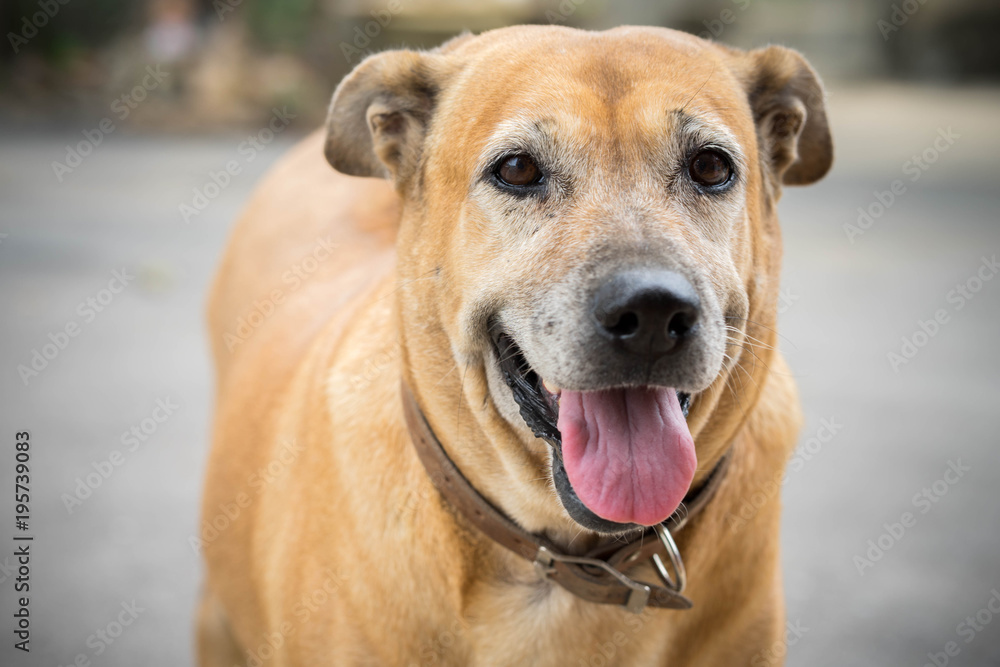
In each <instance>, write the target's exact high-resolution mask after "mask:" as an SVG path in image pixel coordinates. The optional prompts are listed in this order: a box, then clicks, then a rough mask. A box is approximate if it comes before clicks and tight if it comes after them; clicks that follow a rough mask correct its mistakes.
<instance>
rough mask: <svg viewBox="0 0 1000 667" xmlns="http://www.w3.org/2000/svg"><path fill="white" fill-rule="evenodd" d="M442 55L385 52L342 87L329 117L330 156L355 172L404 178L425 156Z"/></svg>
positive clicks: (347, 170)
mask: <svg viewBox="0 0 1000 667" xmlns="http://www.w3.org/2000/svg"><path fill="white" fill-rule="evenodd" d="M438 58H439V57H438V56H435V55H433V54H428V53H417V52H416V51H386V52H384V53H380V54H377V55H374V56H371V57H369V58H367V59H365V60H364V61H363V62H362V63H361V64H360V65H358V66H357V67H356V68H355V69H354V71H353V72H351V73H350V74H349V75H347V77H346V78H345V79H344V80H343V81H342V82H341V83H340V85H339V86H337V90H336V92H334V94H333V101H332V102H331V103H330V112H329V115H328V116H327V121H326V131H327V133H326V147H325V153H326V159H327V161H328V162H329V163H330V164H331V165H333V168H334V169H336V170H337V171H339V172H342V173H344V174H348V175H350V176H380V177H388V178H392V179H393V180H395V181H396V184H397V186H398V185H401V184H402V183H404V182H405V181H406V180H407V179H408V178H409V177H410V176H411V175H412V174H413V172H414V170H415V168H416V166H417V164H418V163H419V161H420V153H421V148H422V146H423V140H424V135H425V134H426V131H427V125H428V123H429V122H430V118H431V114H432V113H433V110H434V102H435V98H436V97H437V93H438V90H439V72H438V71H437V70H439V69H440V67H439V66H438V65H439V63H438V62H437V61H438Z"/></svg>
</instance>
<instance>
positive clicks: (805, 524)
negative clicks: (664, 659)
mask: <svg viewBox="0 0 1000 667" xmlns="http://www.w3.org/2000/svg"><path fill="white" fill-rule="evenodd" d="M830 103H831V107H832V109H833V119H834V126H835V132H836V135H837V140H838V148H839V159H838V163H837V167H836V168H835V170H834V172H833V174H832V175H831V176H830V177H829V178H828V179H827V180H826V181H824V182H823V183H822V184H820V185H817V186H815V187H812V188H808V189H803V190H791V191H789V192H788V193H787V195H786V198H785V200H784V201H783V202H782V205H781V206H782V217H783V220H784V226H785V233H786V272H785V287H784V289H785V295H786V298H785V300H784V308H783V310H784V312H783V314H782V325H781V331H782V333H783V335H784V338H783V342H782V347H783V349H784V350H785V352H786V354H787V356H788V358H789V360H790V363H791V366H792V368H793V372H794V373H795V375H796V377H797V379H798V382H799V384H800V386H801V389H802V395H803V400H804V403H805V406H806V412H807V425H806V428H805V430H804V432H803V444H802V447H803V449H802V450H801V451H802V453H801V455H800V458H799V459H797V463H795V464H794V465H793V470H792V472H790V474H789V476H788V480H787V483H786V485H785V489H784V497H785V505H786V513H785V528H784V534H783V544H784V560H785V580H786V588H787V598H788V616H789V620H790V622H792V623H793V624H794V626H795V628H794V631H793V632H791V634H790V638H791V641H792V642H793V645H792V646H791V648H790V657H789V664H790V665H809V666H811V667H817V666H820V667H823V666H827V665H829V666H841V665H852V666H861V665H871V666H873V667H874V666H878V667H884V666H886V665H913V666H914V667H919V666H920V665H924V664H931V662H930V658H929V657H928V654H929V653H930V654H939V653H942V652H943V651H945V650H946V646H948V643H949V642H955V645H954V646H953V647H950V646H949V647H948V648H951V649H952V652H953V653H954V649H958V651H959V652H958V654H957V655H956V656H954V657H950V658H948V660H949V663H948V664H951V665H959V666H967V667H971V666H980V665H1000V617H996V618H994V614H992V612H989V611H988V607H987V604H988V603H989V602H990V599H991V596H993V595H996V596H997V597H998V598H1000V593H997V591H1000V537H998V535H1000V501H998V495H997V489H998V488H1000V454H998V449H997V445H998V437H997V432H998V427H1000V348H998V346H997V340H998V333H1000V280H990V281H986V282H982V283H979V282H978V278H977V273H978V272H980V271H981V272H982V273H981V274H982V276H983V277H986V276H989V277H990V278H992V277H994V273H995V271H996V269H994V268H982V267H984V264H983V258H984V257H986V258H992V257H994V255H995V254H1000V194H998V192H997V184H998V177H1000V166H998V163H997V159H996V155H997V154H998V153H1000V130H997V129H996V119H997V118H998V117H1000V94H998V93H996V92H989V91H979V92H976V91H964V92H960V91H953V90H949V91H941V90H923V91H920V90H907V89H901V88H900V89H897V88H892V89H870V90H850V91H849V90H840V89H835V90H834V93H833V95H832V97H831V100H830ZM949 128H950V129H951V137H952V138H951V139H949V140H940V141H938V144H937V145H938V149H935V148H933V147H934V145H935V141H936V137H938V136H941V135H940V134H939V130H940V131H941V132H943V134H944V135H947V134H948V130H949ZM80 129H81V130H82V129H83V128H80ZM956 135H957V136H956ZM80 138H81V136H80V135H79V134H78V133H76V132H66V133H59V134H52V135H31V136H21V135H18V134H16V133H12V132H11V131H10V129H9V128H8V130H7V133H6V134H3V135H0V234H5V235H6V236H0V310H2V312H3V313H4V317H3V319H2V321H0V340H2V346H0V392H2V393H0V401H2V402H0V406H2V407H0V423H2V436H0V437H2V438H3V439H5V440H7V441H9V440H10V439H11V438H12V434H13V433H14V432H15V431H17V430H22V429H26V428H27V429H31V437H32V441H33V443H34V449H33V457H34V462H35V465H34V472H33V487H34V490H33V496H34V501H33V504H32V514H33V516H32V522H33V530H32V532H34V534H35V535H36V541H35V542H34V544H33V547H32V548H33V550H34V560H33V569H32V574H31V576H32V587H33V588H32V590H33V598H32V614H33V615H32V622H33V628H34V634H33V639H32V642H33V645H32V646H33V651H32V653H31V655H30V657H29V659H25V657H24V656H22V655H20V654H17V655H15V654H14V653H13V651H12V650H11V648H10V644H11V643H12V642H11V634H10V630H9V628H10V626H11V617H10V615H9V614H10V609H11V606H12V603H11V602H10V600H11V599H12V597H13V580H12V577H10V576H8V575H6V571H5V570H0V597H2V600H3V604H2V606H3V612H2V613H3V621H2V622H0V626H2V628H3V633H2V636H3V637H4V639H3V642H2V648H0V663H2V664H5V665H7V664H13V665H56V664H58V665H69V664H70V663H71V662H72V661H73V660H74V659H75V658H76V656H77V655H79V654H82V655H84V656H86V657H87V658H89V659H92V660H93V664H95V665H122V666H132V665H157V666H159V665H164V666H167V665H185V664H190V660H191V658H190V649H191V626H192V622H191V611H192V608H193V606H194V601H195V597H196V592H197V587H198V582H199V579H200V564H199V561H198V558H197V557H196V555H195V554H194V552H193V551H192V549H191V548H190V547H189V545H188V538H189V536H191V535H192V534H193V533H194V531H195V526H196V522H197V511H196V507H197V499H198V495H199V490H200V485H201V479H202V473H203V469H204V468H203V465H204V460H205V453H206V434H207V431H208V424H209V411H210V405H211V382H212V380H211V376H210V373H209V361H208V357H207V350H206V345H205V337H204V333H203V325H202V314H201V309H202V304H203V300H204V297H203V295H204V293H205V289H206V284H207V281H208V279H209V276H210V274H211V271H212V268H213V265H214V263H215V261H216V259H217V257H218V255H219V252H220V249H221V246H222V244H223V242H224V238H225V235H226V230H227V227H228V225H229V224H230V222H231V221H232V220H233V218H234V216H235V215H236V213H237V212H238V210H239V207H240V205H241V203H242V202H243V201H244V200H245V198H246V196H247V193H248V192H249V190H250V188H251V187H252V185H253V183H254V181H255V179H256V178H257V177H258V176H259V175H260V173H262V171H263V170H264V169H265V168H266V167H267V165H268V164H270V163H271V162H272V161H273V160H274V159H276V158H277V157H278V156H279V155H280V154H281V153H282V152H283V151H284V150H285V149H286V148H287V147H288V145H289V144H288V141H289V140H290V137H284V138H283V140H279V141H276V142H275V143H273V144H271V145H270V146H268V147H267V148H266V149H265V150H263V151H262V152H261V153H260V154H259V155H258V156H257V158H256V159H255V160H254V161H253V162H251V163H245V164H244V165H243V167H244V171H243V173H242V174H240V175H239V176H237V177H235V178H234V179H233V182H232V183H231V184H230V185H229V186H228V187H227V188H225V189H223V191H222V192H221V194H219V195H218V197H217V198H216V199H214V200H212V201H211V203H210V205H209V206H208V207H207V208H206V209H205V210H204V212H203V213H201V214H200V215H198V216H196V217H194V218H193V219H192V220H191V221H190V222H189V223H185V222H184V221H183V220H182V219H181V217H180V214H179V213H178V206H179V205H180V204H181V203H183V202H190V201H191V198H192V196H193V189H194V188H200V187H203V186H204V185H205V184H206V183H207V174H208V172H209V171H210V170H218V169H220V168H221V167H222V166H223V165H224V164H225V163H226V161H228V160H232V159H236V160H240V161H242V160H244V158H245V156H244V155H242V154H240V153H239V152H238V146H239V144H240V142H241V141H242V139H243V138H244V137H241V136H236V135H234V136H231V137H210V138H189V139H176V138H163V137H160V138H151V137H143V136H128V135H125V134H122V133H117V134H115V135H111V136H109V137H107V139H106V140H105V142H104V143H103V144H102V145H101V146H99V147H98V148H97V149H96V150H95V151H94V153H93V154H92V155H90V156H88V157H87V158H85V159H84V161H83V163H82V164H81V165H80V166H79V167H77V168H76V169H75V170H74V171H73V172H72V173H69V174H66V175H65V177H64V182H63V183H58V182H57V179H56V177H55V175H54V174H53V172H52V169H51V162H52V161H53V160H57V159H63V158H64V154H65V148H64V147H65V145H66V144H67V143H68V142H70V141H73V142H76V141H79V140H80ZM948 141H951V142H952V143H951V144H948ZM941 148H944V149H946V150H943V151H940V150H939V149H941ZM925 150H927V151H928V156H927V157H928V159H934V163H933V164H931V165H929V168H928V169H927V171H926V172H923V171H920V172H913V171H911V168H910V167H908V166H907V165H906V164H905V163H906V162H907V161H908V160H909V159H910V158H911V156H912V155H914V154H918V153H923V152H924V151H925ZM935 153H936V154H935ZM916 173H919V174H920V177H919V178H918V179H917V180H915V181H914V180H911V179H912V178H913V176H914V175H915V174H916ZM896 179H899V180H900V181H901V184H902V185H903V187H905V190H900V188H899V187H898V186H897V191H898V192H901V194H896V195H895V201H894V202H893V203H892V204H891V205H889V206H888V207H887V209H886V210H884V211H883V212H882V213H881V215H877V214H878V210H877V209H878V207H877V206H875V205H876V204H877V203H878V199H877V195H876V194H875V193H876V192H880V191H886V190H891V184H892V182H893V181H894V180H896ZM883 199H886V200H887V196H885V195H883ZM859 207H864V208H869V207H871V208H873V209H875V210H874V211H873V214H876V215H874V217H873V220H872V223H871V224H870V226H869V227H868V229H866V230H862V231H863V233H862V234H860V235H856V236H855V237H854V238H853V242H852V241H851V240H850V239H849V238H848V233H847V232H846V231H845V229H844V225H845V224H856V223H857V218H858V212H857V209H858V208H859ZM122 269H125V270H126V273H127V274H128V275H134V279H131V280H129V281H128V284H127V286H126V287H125V288H124V289H122V290H121V291H120V293H118V294H112V293H111V292H107V293H102V290H104V289H105V288H106V287H107V286H108V283H109V281H111V280H112V278H113V272H114V271H116V270H119V271H121V270H122ZM957 285H967V286H968V287H967V289H968V290H969V291H967V292H966V294H965V295H964V296H963V295H961V294H960V293H959V292H957V291H954V292H953V291H952V290H955V289H956V286H957ZM113 286H114V287H116V288H117V287H118V283H114V284H113ZM963 289H966V288H963ZM91 297H92V298H95V299H98V300H100V299H102V298H103V299H104V300H105V303H106V305H101V304H100V301H98V305H100V307H101V308H102V310H101V312H96V309H95V310H93V311H91V308H92V307H91V306H88V305H87V304H86V300H87V299H88V298H91ZM109 298H110V302H108V299H109ZM81 302H82V303H83V304H84V305H83V306H80V305H79V304H81ZM938 311H944V316H942V317H941V319H942V320H944V319H945V318H947V321H946V322H945V323H944V324H939V325H938V326H937V328H936V331H935V332H934V334H933V335H923V334H921V333H920V332H921V324H920V323H921V322H922V321H924V322H927V321H929V320H932V319H933V318H934V317H935V314H936V313H938ZM938 314H939V313H938ZM70 323H75V324H76V325H78V326H79V332H78V333H77V335H76V336H75V337H73V338H70V339H68V343H67V344H66V345H65V349H62V350H59V351H58V354H57V355H56V356H55V358H53V359H52V360H51V361H49V362H48V366H47V367H46V368H45V369H44V370H42V371H41V372H40V373H39V375H38V376H36V377H35V376H33V377H30V378H29V379H28V385H27V386H25V385H24V383H23V382H22V380H21V378H20V377H19V374H18V371H17V367H18V365H19V364H25V365H30V363H31V358H32V354H33V350H35V349H37V350H39V351H42V349H43V346H45V345H46V344H47V343H49V342H50V341H49V334H53V335H55V334H56V333H57V332H59V331H63V330H65V328H66V326H67V324H70ZM71 328H72V327H71ZM927 328H928V329H933V328H934V327H932V326H929V325H928V326H927ZM904 337H905V338H908V339H911V340H914V341H915V343H916V347H914V349H912V350H911V349H906V350H905V353H907V354H910V355H911V356H912V358H908V357H904V356H902V355H903V353H904V350H903V349H902V348H903V342H902V339H903V338H904ZM56 338H57V339H58V338H59V336H56ZM48 351H49V352H50V353H51V352H52V351H53V349H51V348H50V349H49V350H48ZM889 353H896V354H900V355H901V358H902V359H903V360H904V361H905V363H902V362H898V361H897V363H896V368H893V367H892V366H891V364H890V361H889V358H888V356H887V355H888V354H889ZM158 401H164V402H172V403H174V404H176V405H177V407H176V408H172V409H171V411H172V414H170V415H169V416H168V417H167V418H166V419H165V421H163V423H160V424H155V430H153V427H154V422H151V421H147V422H146V424H145V425H146V427H147V431H150V434H149V435H148V436H144V437H145V438H146V439H145V440H144V441H133V440H131V439H130V438H129V439H128V440H127V441H126V442H124V443H123V441H122V434H123V433H125V432H126V431H128V430H129V429H131V428H132V427H133V426H136V425H137V426H139V428H140V429H141V428H142V424H143V420H145V419H147V418H149V417H150V416H151V415H153V414H154V410H155V408H156V406H157V403H158ZM156 414H158V415H160V416H163V414H164V413H163V412H159V413H156ZM824 420H825V423H826V425H827V426H826V428H824V427H823V424H824ZM116 449H117V450H122V451H123V454H122V457H121V458H120V459H115V460H116V461H117V462H118V463H119V464H120V465H114V463H110V464H109V463H102V462H107V461H108V458H109V456H110V454H111V452H112V451H113V450H116ZM131 450H134V451H131ZM3 451H4V452H6V453H4V454H3V455H2V463H0V473H2V475H3V479H2V482H0V490H2V493H0V496H2V497H3V498H6V499H8V500H5V501H4V502H3V503H0V507H2V509H0V521H2V525H3V530H2V531H0V539H3V540H4V546H3V547H2V549H0V566H4V567H9V564H10V560H4V559H5V558H8V559H9V556H8V555H7V554H8V553H9V545H10V544H11V542H10V541H9V534H10V528H9V526H11V525H12V521H13V519H12V516H11V507H10V505H11V503H10V502H9V498H10V496H11V488H10V484H11V481H10V480H11V473H10V470H11V465H12V462H11V455H10V449H9V446H7V445H5V447H4V450H3ZM95 463H96V464H97V467H98V468H103V469H104V471H105V473H108V471H109V470H110V471H111V472H110V474H109V475H108V476H107V478H106V479H103V478H102V479H101V480H100V486H98V487H97V488H95V489H93V490H92V491H91V493H90V496H89V497H87V498H86V499H85V500H83V501H82V503H81V504H79V505H76V506H74V507H72V508H71V509H72V512H70V511H69V510H68V509H67V507H66V504H65V501H64V499H63V498H62V496H63V494H73V493H74V490H75V489H76V487H77V486H78V481H77V480H78V478H79V479H81V480H83V483H86V479H87V476H88V474H90V473H93V472H94V471H95V466H94V464H95ZM109 465H110V466H111V467H110V468H109V467H108V466H109ZM952 466H954V467H956V468H959V469H961V470H962V471H963V472H962V473H961V476H960V477H958V476H957V474H955V473H948V472H947V471H948V470H949V468H950V467H952ZM946 475H947V478H948V479H951V480H952V481H954V483H949V482H947V481H941V480H945V479H946ZM96 479H97V478H96V477H94V476H91V481H94V480H96ZM924 489H928V491H927V492H926V493H927V494H928V495H926V496H923V497H921V496H920V494H922V493H924V491H923V490H924ZM906 512H909V513H910V515H912V516H911V518H912V520H909V521H908V522H907V523H908V524H909V525H907V526H903V525H902V524H901V522H902V518H903V515H904V513H906ZM894 524H900V525H899V526H895V525H894ZM869 541H871V542H872V543H874V545H875V546H874V547H873V546H872V545H871V544H870V542H869ZM880 544H881V547H879V546H878V545H880ZM869 552H870V553H869ZM862 559H864V561H867V560H868V559H870V564H869V563H868V562H864V561H863V560H862ZM133 600H134V601H135V604H136V605H138V607H139V608H141V609H142V611H138V612H137V614H138V617H137V619H136V620H135V622H134V623H132V625H130V626H128V627H127V628H125V630H124V632H123V633H122V634H121V635H120V636H119V637H117V638H110V637H109V639H111V641H112V643H111V644H106V643H105V642H104V641H103V640H101V639H99V638H98V636H97V635H96V633H97V631H98V630H104V629H106V628H108V626H109V623H111V622H112V621H116V620H117V619H118V617H119V614H120V611H121V610H122V604H123V603H126V604H131V603H132V601H133ZM998 604H1000V603H998V602H994V603H993V605H994V609H996V608H997V605H998ZM977 615H978V616H977ZM968 616H972V617H973V620H972V623H976V624H979V625H975V626H974V625H970V624H969V623H968V622H967V621H964V619H965V618H966V617H968ZM977 617H978V619H979V620H978V621H977V620H975V619H976V618H977ZM126 618H127V616H126ZM988 620H992V624H989V625H987V624H986V623H987V621H988ZM975 627H979V628H981V629H980V630H976V629H975ZM115 630H116V628H115V627H114V626H113V625H112V626H111V631H112V633H113V632H114V631H115ZM944 659H945V656H943V655H938V656H937V660H938V664H944V663H943V662H941V661H942V660H944Z"/></svg>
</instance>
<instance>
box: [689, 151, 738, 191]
mask: <svg viewBox="0 0 1000 667" xmlns="http://www.w3.org/2000/svg"><path fill="white" fill-rule="evenodd" d="M688 174H690V175H691V180H693V181H694V182H695V183H697V184H698V185H702V186H705V187H709V188H710V187H715V186H717V185H722V184H723V183H725V182H726V181H728V180H729V178H730V177H731V176H732V174H733V168H732V165H730V164H729V160H728V159H727V158H726V156H725V155H723V154H722V153H720V152H719V151H716V150H712V149H711V148H706V149H704V150H700V151H698V152H697V153H695V155H694V157H693V158H691V162H689V163H688Z"/></svg>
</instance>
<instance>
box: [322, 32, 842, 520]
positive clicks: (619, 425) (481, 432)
mask: <svg viewBox="0 0 1000 667" xmlns="http://www.w3.org/2000/svg"><path fill="white" fill-rule="evenodd" d="M326 154H327V158H328V160H329V161H330V163H331V164H332V165H333V166H334V167H335V168H336V169H338V170H339V171H341V172H344V173H347V174H352V175H357V176H384V177H386V178H389V179H391V180H392V181H393V182H394V184H395V186H396V189H397V190H398V192H399V193H400V195H401V196H402V198H403V201H404V214H403V221H402V223H401V228H400V236H399V242H398V251H399V257H398V262H399V267H398V270H399V279H400V288H399V290H398V291H397V295H398V303H399V311H398V312H399V317H400V325H401V338H402V341H401V343H402V346H403V350H404V373H405V374H406V379H407V380H408V381H409V382H410V384H411V385H412V386H413V387H414V390H415V392H416V394H417V395H418V396H419V397H420V400H421V403H422V405H423V406H424V409H425V411H426V412H427V414H428V417H429V419H430V421H431V423H432V425H433V426H434V427H435V430H436V431H438V434H439V436H441V439H442V440H443V441H444V442H445V443H446V445H447V446H448V448H449V450H450V454H451V455H452V457H453V458H455V459H456V461H457V462H458V463H459V465H460V466H461V467H462V468H463V470H464V471H465V472H466V474H467V475H468V476H469V477H470V478H471V479H472V481H473V483H474V484H475V485H476V486H477V487H479V488H480V490H481V491H483V492H484V493H485V494H486V495H487V496H488V497H489V498H490V499H491V500H493V502H495V503H496V504H498V505H500V506H501V507H502V508H503V509H504V510H506V511H507V512H508V513H509V514H511V515H512V516H513V517H514V518H515V519H517V520H518V521H520V522H521V523H522V524H523V525H524V526H525V527H526V528H528V529H529V530H544V529H557V528H559V527H560V526H562V527H564V528H567V527H571V526H576V525H580V526H583V527H585V528H588V529H591V530H593V531H596V532H604V533H608V532H622V531H624V530H628V529H632V528H635V527H636V526H637V525H651V524H654V523H658V522H660V521H663V520H664V519H666V518H667V517H668V516H669V515H670V514H671V513H673V512H674V511H675V509H676V508H677V507H678V504H679V503H680V502H681V500H682V498H683V497H684V495H685V493H686V492H687V491H688V489H689V487H690V486H691V484H692V481H693V480H695V478H696V475H697V473H698V472H699V470H700V471H701V472H702V473H704V472H705V471H706V470H710V469H711V464H713V463H714V461H716V460H718V457H719V456H720V455H721V454H722V452H723V450H724V449H725V447H726V445H727V443H728V442H729V440H730V439H731V437H732V435H733V433H734V432H735V430H736V428H737V427H738V425H739V423H740V421H741V420H742V419H743V416H744V415H745V413H746V411H747V410H748V409H749V408H750V407H751V406H752V405H753V403H754V402H755V400H756V398H757V392H758V391H759V388H760V386H761V385H762V384H763V377H764V376H763V373H764V372H765V370H766V366H767V360H768V358H769V356H770V349H771V344H772V343H773V342H774V336H773V325H774V320H775V316H776V313H775V311H776V298H777V291H778V268H779V262H780V252H781V248H780V234H779V230H778V226H777V219H776V216H775V204H776V202H777V199H778V196H779V194H780V191H781V187H782V186H783V185H785V184H807V183H811V182H813V181H816V180H818V179H819V178H821V177H822V176H823V175H824V174H825V173H826V171H827V170H828V169H829V167H830V164H831V160H832V148H831V140H830V134H829V130H828V127H827V121H826V116H825V112H824V104H823V92H822V87H821V85H820V83H819V81H818V79H817V77H816V75H815V73H814V72H813V70H812V69H811V68H810V67H809V65H808V64H807V63H806V62H805V60H804V59H803V58H802V57H801V56H800V55H799V54H797V53H795V52H794V51H790V50H788V49H785V48H782V47H769V48H766V49H762V50H759V51H751V52H742V51H736V50H733V49H728V48H725V47H722V46H719V45H716V44H712V43H709V42H706V41H703V40H701V39H698V38H696V37H693V36H690V35H686V34H683V33H678V32H674V31H671V30H665V29H658V28H620V29H616V30H612V31H608V32H604V33H589V32H582V31H577V30H572V29H567V28H562V27H518V28H509V29H503V30H497V31H493V32H489V33H486V34H483V35H480V36H478V37H472V36H465V37H461V38H458V39H456V40H453V41H452V42H450V43H448V44H446V45H445V46H443V47H441V48H440V49H438V50H436V51H431V52H427V53H417V52H412V51H391V52H387V53H382V54H379V55H376V56H373V57H370V58H369V59H367V60H366V61H365V62H364V63H362V64H361V65H360V66H359V67H358V68H357V69H356V70H355V71H354V72H353V73H352V74H351V75H350V76H348V77H347V78H346V79H345V80H344V82H343V83H342V84H341V85H340V87H339V88H338V90H337V92H336V94H335V96H334V99H333V104H332V106H331V110H330V117H329V127H328V138H327V144H326ZM747 362H749V363H747ZM747 366H752V368H751V369H748V368H747ZM736 374H742V375H743V377H741V378H740V379H739V380H736V381H734V382H730V380H732V379H734V377H735V376H736ZM689 407H690V413H689V410H688V408H689ZM463 419H464V420H465V424H462V420H463ZM536 436H538V437H537V438H536ZM539 438H541V439H539ZM542 439H544V440H546V441H548V446H546V445H545V444H544V443H543V440H542ZM695 443H697V445H696V444H695ZM553 490H554V493H553ZM556 496H557V497H558V501H557V500H556ZM569 518H572V520H573V521H574V522H575V523H572V522H570V521H569Z"/></svg>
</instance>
